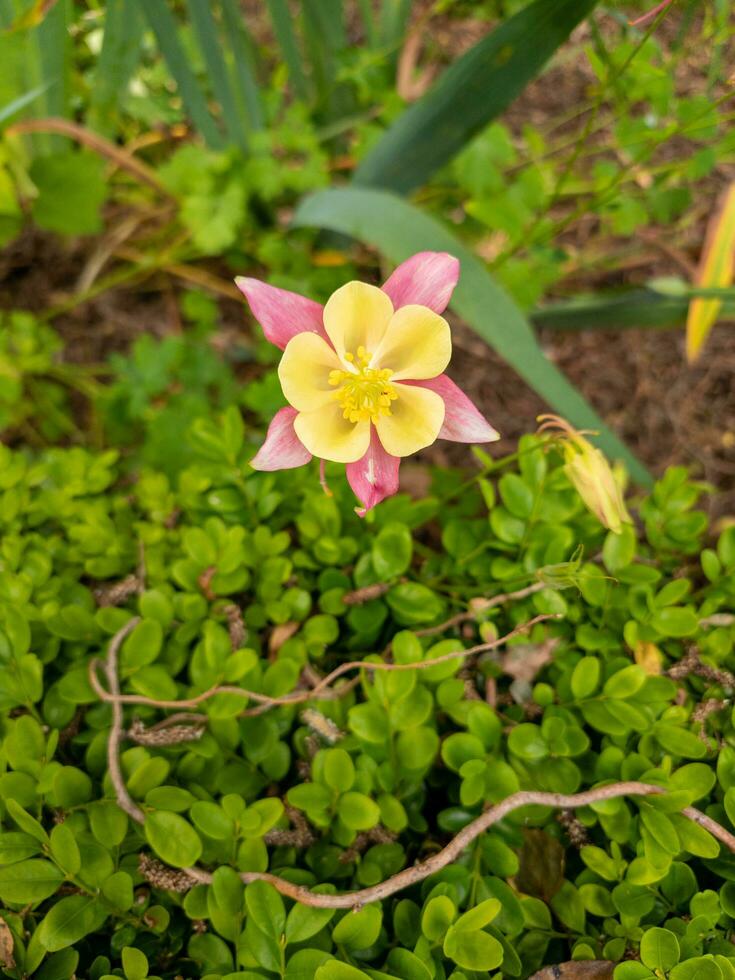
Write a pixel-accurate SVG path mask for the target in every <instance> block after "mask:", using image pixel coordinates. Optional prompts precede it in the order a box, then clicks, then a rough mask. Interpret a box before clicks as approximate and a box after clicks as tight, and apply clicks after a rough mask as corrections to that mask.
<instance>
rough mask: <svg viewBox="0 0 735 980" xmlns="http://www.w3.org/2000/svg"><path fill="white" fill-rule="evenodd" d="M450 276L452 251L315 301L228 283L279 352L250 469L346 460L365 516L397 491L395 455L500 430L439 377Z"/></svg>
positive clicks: (446, 346)
mask: <svg viewBox="0 0 735 980" xmlns="http://www.w3.org/2000/svg"><path fill="white" fill-rule="evenodd" d="M458 277H459V262H458V261H457V259H455V258H454V257H453V256H451V255H447V254H446V253H444V252H420V253H419V254H418V255H414V256H413V257H412V258H410V259H408V260H407V261H406V262H404V263H403V264H402V265H400V266H399V267H398V268H397V269H396V270H395V272H394V273H393V275H392V276H390V278H389V279H388V281H387V282H386V283H384V285H383V287H382V288H381V289H378V287H377V286H369V285H367V284H366V283H362V282H348V283H347V284H346V285H344V286H342V287H340V288H339V289H338V290H337V291H336V292H335V293H333V294H332V296H331V297H330V298H329V300H328V301H327V303H326V305H325V306H324V307H322V306H320V305H319V304H318V303H315V302H313V301H312V300H310V299H306V298H305V297H304V296H299V295H297V294H296V293H290V292H287V291H286V290H283V289H276V288H275V287H274V286H268V285H267V284H266V283H264V282H260V281H259V280H257V279H245V278H239V279H236V280H235V281H236V283H237V285H238V287H239V288H240V289H241V290H242V292H243V293H244V295H245V297H246V299H247V301H248V303H249V304H250V309H251V310H252V312H253V315H254V316H255V319H256V320H258V322H259V323H260V325H261V326H262V328H263V331H264V333H265V336H266V338H267V339H268V340H269V341H270V342H271V343H272V344H275V345H276V347H279V348H280V349H281V350H282V351H283V357H282V358H281V363H280V365H279V367H278V376H279V378H280V381H281V386H282V388H283V393H284V395H285V396H286V400H287V401H288V402H289V407H287V408H282V409H281V410H280V411H279V412H278V413H277V414H276V416H275V417H274V419H273V421H272V422H271V424H270V426H269V428H268V434H267V436H266V440H265V443H264V444H263V445H262V446H261V448H260V451H259V452H258V454H257V455H256V456H255V458H254V459H253V460H252V465H253V466H254V467H255V468H256V469H259V470H280V469H289V468H292V467H295V466H302V465H303V464H304V463H308V462H309V460H310V459H311V458H312V456H316V457H317V458H319V459H321V460H331V461H333V462H336V463H346V464H347V479H348V480H349V483H350V486H351V487H352V489H353V490H354V492H355V495H356V496H357V497H358V499H359V500H360V501H361V502H362V504H363V508H362V510H359V511H358V513H360V514H361V515H364V514H365V513H366V512H367V511H368V510H370V509H371V508H372V507H374V506H375V505H376V504H378V503H380V501H381V500H384V499H385V498H386V497H389V496H391V494H394V493H396V492H397V490H398V468H399V466H400V462H401V459H402V458H403V457H404V456H410V455H411V454H412V453H415V452H418V450H420V449H425V448H426V447H427V446H430V445H431V444H432V443H433V442H434V441H435V440H436V439H437V438H442V439H452V440H454V441H455V442H492V441H493V440H495V439H497V438H499V437H498V433H497V432H496V431H495V429H493V428H492V426H491V425H489V424H488V422H486V421H485V419H484V418H483V416H482V415H481V414H480V413H479V412H478V410H477V409H476V408H475V406H474V405H473V403H472V402H471V401H470V399H469V398H468V397H467V396H466V395H465V394H463V393H462V391H460V389H459V388H458V387H457V386H456V385H455V384H454V382H453V381H450V379H449V378H448V377H447V376H446V375H445V374H443V373H442V372H443V371H444V369H445V368H446V366H447V364H448V363H449V359H450V357H451V353H452V340H451V335H450V330H449V324H448V323H447V321H446V320H445V319H444V318H443V317H442V316H441V315H440V314H441V313H443V312H444V310H445V308H446V306H447V303H448V302H449V298H450V296H451V295H452V291H453V289H454V287H455V285H456V283H457V279H458Z"/></svg>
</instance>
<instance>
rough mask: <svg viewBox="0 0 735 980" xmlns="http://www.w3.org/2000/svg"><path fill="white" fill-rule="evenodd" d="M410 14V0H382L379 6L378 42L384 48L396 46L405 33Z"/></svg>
mask: <svg viewBox="0 0 735 980" xmlns="http://www.w3.org/2000/svg"><path fill="white" fill-rule="evenodd" d="M410 15H411V0H383V2H382V4H381V8H380V32H379V33H380V42H381V44H382V45H384V46H385V47H386V48H395V47H397V46H398V45H399V44H400V43H401V41H402V39H403V36H404V35H405V33H406V28H407V27H408V21H409V17H410Z"/></svg>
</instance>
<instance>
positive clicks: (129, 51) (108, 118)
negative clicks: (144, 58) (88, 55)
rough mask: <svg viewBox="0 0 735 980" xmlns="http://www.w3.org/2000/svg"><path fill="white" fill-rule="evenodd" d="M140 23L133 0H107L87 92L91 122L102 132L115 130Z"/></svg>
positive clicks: (133, 65)
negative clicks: (89, 88)
mask: <svg viewBox="0 0 735 980" xmlns="http://www.w3.org/2000/svg"><path fill="white" fill-rule="evenodd" d="M143 26H144V23H143V17H142V16H141V13H140V10H139V9H138V4H137V2H136V0H107V6H106V7H105V32H104V35H103V37H102V50H101V51H100V56H99V61H98V62H97V68H96V70H95V75H94V85H93V86H92V89H91V91H90V95H89V101H90V124H91V126H92V129H94V130H95V131H96V132H98V133H102V135H103V136H108V135H110V134H111V133H113V132H114V130H115V122H114V117H115V114H116V110H117V109H118V107H119V105H120V98H121V96H122V95H123V94H124V92H125V90H126V89H127V86H128V82H129V81H130V77H131V75H132V74H133V72H134V71H135V68H136V66H137V63H138V58H139V54H140V42H141V39H142V37H143Z"/></svg>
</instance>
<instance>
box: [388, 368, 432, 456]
mask: <svg viewBox="0 0 735 980" xmlns="http://www.w3.org/2000/svg"><path fill="white" fill-rule="evenodd" d="M395 390H396V391H397V392H398V398H396V400H395V401H394V402H391V414H390V415H383V416H381V418H379V419H378V421H377V422H376V423H375V427H376V429H377V430H378V435H379V436H380V441H381V442H382V444H383V449H385V451H386V452H387V453H390V454H391V456H410V455H411V454H412V453H417V452H418V451H419V449H425V448H426V446H430V445H431V444H432V442H434V441H435V440H436V438H437V436H438V435H439V429H441V427H442V423H443V422H444V400H443V399H442V398H441V396H440V395H437V393H436V392H435V391H429V390H428V388H418V387H414V386H413V385H402V384H397V385H395Z"/></svg>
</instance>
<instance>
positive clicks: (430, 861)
mask: <svg viewBox="0 0 735 980" xmlns="http://www.w3.org/2000/svg"><path fill="white" fill-rule="evenodd" d="M549 618H551V617H548V616H541V617H539V616H537V617H535V619H533V620H531V621H529V622H528V623H525V624H523V626H521V627H516V629H515V630H513V631H512V632H511V633H509V634H508V635H507V636H506V637H502V638H501V639H499V640H497V641H493V644H491V645H490V646H492V645H495V646H497V645H499V644H500V643H504V642H506V640H507V639H509V638H510V637H511V636H513V635H516V634H517V633H519V632H520V631H521V630H527V629H529V628H530V626H531V625H532V624H534V623H535V622H538V621H539V620H540V619H549ZM139 621H140V620H139V618H138V617H134V618H133V619H131V620H130V621H129V622H128V623H126V624H125V626H123V628H122V629H121V630H119V631H118V633H116V634H115V636H114V637H113V638H112V640H111V641H110V645H109V647H108V652H107V658H106V660H105V664H104V667H105V674H106V676H107V683H108V690H107V691H105V690H104V688H102V687H101V685H99V680H98V678H97V676H96V669H95V671H94V672H93V674H92V676H93V677H94V678H95V682H96V690H99V691H101V692H102V695H103V700H105V701H107V702H109V703H110V704H111V707H112V724H111V726H110V734H109V736H108V741H107V764H108V769H109V773H110V779H111V781H112V785H113V787H114V790H115V797H116V799H117V803H118V806H119V807H120V808H121V809H122V810H124V811H125V813H127V814H128V816H129V817H130V818H131V819H132V820H133V821H135V823H138V824H143V823H145V814H144V812H143V811H142V810H141V809H140V807H139V806H138V805H137V803H135V801H134V800H133V799H132V797H131V796H130V793H129V792H128V789H127V786H126V785H125V780H124V778H123V775H122V770H121V767H120V744H121V742H122V739H123V737H124V729H123V704H124V703H126V702H125V695H121V693H120V682H119V679H118V670H117V664H118V655H119V652H120V647H121V646H122V644H123V642H124V640H125V638H126V637H127V636H128V635H129V634H130V633H131V632H132V630H133V629H134V628H135V626H136V625H137V624H138V622H139ZM482 646H483V647H485V648H487V647H488V644H482ZM471 653H472V651H466V650H465V651H457V652H456V653H455V654H448V655H445V656H443V657H436V658H433V660H431V661H420V662H419V663H414V664H376V663H370V662H366V661H357V662H355V663H354V664H344V665H342V667H343V668H344V669H348V668H355V667H361V668H362V667H365V668H371V669H392V670H407V669H413V670H421V669H424V668H426V667H427V666H432V665H433V664H434V663H437V662H445V661H446V660H448V659H451V658H452V656H455V657H456V656H461V655H463V654H464V655H469V654H471ZM338 670H339V668H338ZM342 672H344V671H342ZM335 673H336V671H332V675H334V674H335ZM332 675H328V677H326V678H324V681H323V683H326V682H327V681H328V680H329V678H330V677H331V676H332ZM215 693H218V691H217V690H215V691H214V693H209V697H213V696H214V694H215ZM310 693H312V694H313V692H310ZM273 700H274V701H280V700H282V699H275V698H274V699H273ZM198 703H201V699H200V701H199V702H198ZM175 706H176V707H180V706H181V702H177V703H176V705H175ZM660 793H665V790H664V789H663V788H662V787H660V786H653V785H649V784H648V783H642V782H619V783H611V784H609V785H607V786H598V787H596V788H595V789H591V790H587V791H586V792H583V793H574V794H571V795H565V794H562V793H543V792H535V791H532V790H525V791H521V792H519V793H514V794H513V795H512V796H509V797H506V799H504V800H501V801H500V803H496V804H495V805H494V806H492V807H490V808H489V809H488V810H486V811H485V812H484V813H482V814H481V815H480V816H479V817H477V818H476V819H475V820H473V821H472V822H471V823H469V824H467V826H466V827H464V828H463V829H462V830H460V831H459V833H458V834H456V836H455V837H454V838H453V839H452V840H451V841H450V842H449V843H448V844H447V845H446V846H445V847H443V848H442V849H441V850H440V851H437V852H436V853H435V854H433V855H431V857H429V858H427V859H426V860H425V861H422V862H421V863H420V864H416V865H413V866H412V867H408V868H404V870H403V871H399V872H398V873H397V874H395V875H392V876H391V877H390V878H388V879H386V880H385V881H382V882H380V883H379V884H377V885H372V886H370V887H369V888H362V889H360V890H358V891H353V892H344V893H342V894H340V895H325V894H317V893H315V892H313V891H311V889H309V888H306V887H304V886H302V885H295V884H293V883H292V882H290V881H287V880H286V879H285V878H280V877H278V876H277V875H273V874H270V873H268V872H257V871H242V872H240V879H241V880H242V881H243V882H244V883H245V884H250V883H251V882H254V881H265V882H267V883H268V884H270V885H272V886H273V887H274V888H275V889H276V890H277V891H278V892H280V894H281V895H284V896H286V897H287V898H290V899H293V900H294V901H296V902H300V903H301V904H303V905H309V906H311V907H313V908H333V909H356V908H360V907H362V906H363V905H367V904H369V903H370V902H378V901H381V900H382V899H385V898H388V897H389V896H390V895H394V894H396V893H397V892H400V891H403V890H404V889H406V888H409V887H411V886H412V885H415V884H416V883H417V882H419V881H423V880H424V879H425V878H428V877H429V876H430V875H432V874H436V873H437V872H438V871H440V870H441V869H442V868H444V867H446V866H447V865H448V864H451V863H452V862H453V861H455V860H457V858H458V857H459V856H460V855H461V854H462V852H463V851H464V850H465V849H466V848H467V847H468V846H469V845H470V844H471V843H472V842H473V841H474V840H475V839H476V838H477V837H479V836H480V835H481V834H483V833H485V832H486V831H487V830H488V829H489V828H490V827H492V826H493V825H494V824H496V823H498V822H499V821H500V820H502V819H503V818H504V817H506V816H508V814H510V813H512V812H513V811H514V810H517V809H520V808H521V807H526V806H534V805H535V806H549V807H556V808H559V809H563V810H570V809H574V808H577V807H583V806H590V805H591V804H593V803H598V802H600V801H601V800H611V799H616V798H618V797H621V796H651V795H655V794H660ZM681 813H682V815H683V816H685V817H687V818H688V819H689V820H692V821H694V822H695V823H697V824H699V825H700V826H701V827H704V829H705V830H707V831H709V833H711V834H712V835H713V836H714V837H716V838H717V839H718V840H719V841H721V842H722V843H723V844H725V846H726V847H728V848H729V849H730V850H731V851H732V852H734V853H735V836H733V835H732V834H731V833H730V832H729V831H728V830H726V829H725V828H724V827H722V826H721V825H720V824H718V823H717V822H716V821H715V820H713V819H712V818H711V817H708V816H707V815H706V814H704V813H702V812H701V811H700V810H696V809H695V808H694V807H685V808H684V809H683V810H682V811H681ZM158 864H159V863H157V865H156V869H157V871H158V872H159V873H158V875H157V877H158V878H159V880H161V881H163V880H164V878H165V875H161V874H160V868H159V867H158ZM161 867H162V868H164V869H165V865H162V866H161ZM172 874H174V875H175V876H176V883H177V886H178V887H181V886H182V885H184V884H185V883H186V880H187V879H189V880H190V881H191V883H192V885H193V884H210V883H211V881H212V877H213V872H211V871H207V870H205V869H204V868H199V867H191V868H184V869H182V870H181V871H176V872H173V871H172ZM172 880H173V879H172Z"/></svg>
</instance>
